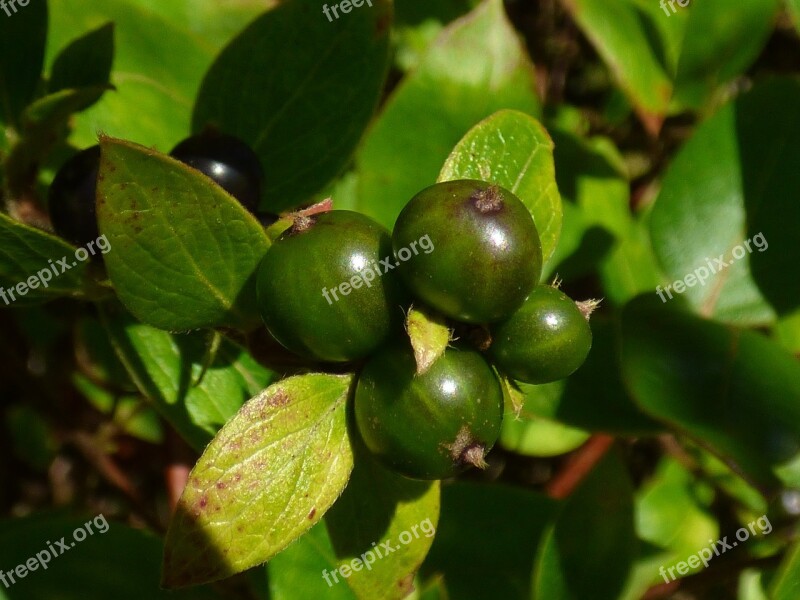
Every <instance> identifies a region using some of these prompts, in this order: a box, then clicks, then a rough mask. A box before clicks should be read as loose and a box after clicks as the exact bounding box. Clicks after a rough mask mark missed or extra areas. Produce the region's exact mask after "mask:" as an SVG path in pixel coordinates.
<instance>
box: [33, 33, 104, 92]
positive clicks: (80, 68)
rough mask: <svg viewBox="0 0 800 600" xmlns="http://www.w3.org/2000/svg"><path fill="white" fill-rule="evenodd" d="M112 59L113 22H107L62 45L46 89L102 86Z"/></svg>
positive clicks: (52, 90) (51, 90)
mask: <svg viewBox="0 0 800 600" xmlns="http://www.w3.org/2000/svg"><path fill="white" fill-rule="evenodd" d="M113 62H114V24H113V23H107V24H105V25H103V26H102V27H99V28H98V29H95V30H93V31H90V32H89V33H87V34H85V35H83V36H81V37H79V38H77V39H76V40H75V41H73V42H72V43H71V44H70V45H69V46H67V47H66V48H64V49H63V50H62V51H61V52H60V53H59V55H58V56H57V57H56V59H55V61H54V62H53V65H52V67H51V68H50V79H49V81H48V82H47V88H48V90H49V91H50V92H51V93H52V92H58V91H60V90H65V89H75V88H85V87H93V86H104V85H106V84H108V80H109V77H110V75H111V66H112V64H113Z"/></svg>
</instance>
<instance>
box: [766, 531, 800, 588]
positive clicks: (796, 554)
mask: <svg viewBox="0 0 800 600" xmlns="http://www.w3.org/2000/svg"><path fill="white" fill-rule="evenodd" d="M798 594H800V542H797V543H795V544H794V546H792V548H791V550H790V551H789V552H788V553H787V554H786V557H785V558H784V559H783V562H782V563H781V566H780V568H779V569H778V572H777V574H776V575H775V578H774V579H773V580H772V585H771V586H770V589H769V600H794V599H795V598H797V595H798Z"/></svg>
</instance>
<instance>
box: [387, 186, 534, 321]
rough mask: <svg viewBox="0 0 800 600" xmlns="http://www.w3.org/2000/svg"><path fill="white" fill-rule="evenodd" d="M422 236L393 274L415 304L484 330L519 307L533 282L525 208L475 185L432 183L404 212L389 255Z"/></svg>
mask: <svg viewBox="0 0 800 600" xmlns="http://www.w3.org/2000/svg"><path fill="white" fill-rule="evenodd" d="M424 236H428V237H429V239H430V241H431V244H432V245H433V246H434V250H432V251H431V252H429V253H424V252H417V253H414V255H413V256H411V257H410V258H409V259H408V260H407V261H405V262H402V264H401V267H400V269H401V275H402V276H403V278H404V279H405V281H406V283H407V284H408V286H409V287H410V288H411V290H412V292H413V293H414V294H415V295H416V296H417V297H419V298H420V299H421V300H422V301H424V302H425V303H427V304H428V305H430V306H431V307H433V308H435V309H437V310H438V311H440V312H441V313H443V314H444V315H446V316H448V317H451V318H452V319H455V320H458V321H463V322H467V323H491V322H495V321H499V320H501V319H504V318H506V317H508V316H509V315H510V314H511V313H512V312H514V310H516V309H517V308H519V306H520V305H521V304H522V302H523V300H525V297H526V296H527V295H528V294H529V293H530V291H531V290H532V289H533V286H534V285H536V283H538V281H539V277H540V276H541V272H542V247H541V243H540V241H539V234H538V232H537V231H536V227H535V225H534V223H533V219H532V218H531V215H530V213H529V212H528V209H527V208H526V207H525V205H524V204H522V201H520V200H519V198H517V197H516V196H514V194H512V193H511V192H509V191H508V190H505V189H503V188H501V187H498V186H494V185H491V184H489V183H486V182H483V181H475V180H459V181H448V182H443V183H437V184H436V185H433V186H431V187H428V188H426V189H424V190H422V191H421V192H420V193H418V194H417V195H416V196H414V197H413V198H412V199H411V201H410V202H409V203H408V204H407V205H406V207H405V208H404V209H403V211H402V212H401V213H400V216H399V217H398V219H397V223H396V224H395V227H394V233H393V234H392V243H393V246H394V250H395V252H396V253H399V252H401V251H402V249H403V248H407V249H411V250H413V249H414V245H415V244H418V243H419V240H420V239H421V238H424Z"/></svg>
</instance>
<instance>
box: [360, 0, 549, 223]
mask: <svg viewBox="0 0 800 600" xmlns="http://www.w3.org/2000/svg"><path fill="white" fill-rule="evenodd" d="M534 89H535V82H534V73H533V65H532V64H531V62H530V59H529V58H528V56H527V54H526V52H525V49H524V47H523V45H522V44H521V43H520V41H519V39H518V37H517V33H516V32H515V30H514V28H513V26H512V25H511V23H509V21H508V18H507V16H506V14H505V11H504V9H503V3H502V1H501V0H486V1H485V2H483V3H482V4H481V5H480V6H479V7H478V8H476V9H475V10H474V11H473V12H471V13H470V14H469V15H467V16H466V17H464V18H462V19H459V20H458V21H455V22H454V23H452V24H451V25H450V26H448V27H447V28H446V29H444V30H443V31H442V33H441V35H440V36H439V37H438V39H437V40H436V42H435V43H434V44H433V46H431V48H430V50H429V51H428V52H427V53H426V54H425V56H424V57H423V59H422V62H421V63H420V64H419V66H418V67H417V69H416V70H414V71H413V72H412V73H411V74H410V75H408V76H407V77H406V78H405V79H404V80H403V82H402V83H401V84H400V85H399V86H398V87H397V89H396V90H395V91H394V93H393V95H392V96H391V98H390V99H389V101H388V102H387V104H386V105H385V108H384V110H383V113H382V114H381V115H380V117H379V119H378V120H377V121H376V122H375V124H374V125H373V126H372V128H371V129H370V131H369V133H368V134H367V137H366V138H365V140H364V143H363V145H362V147H361V149H360V151H359V153H358V155H357V157H356V161H357V167H358V172H359V181H358V185H359V188H358V189H359V203H358V210H360V211H361V212H364V213H366V214H368V215H369V216H371V217H373V218H375V219H376V220H377V221H379V222H380V223H382V224H383V225H385V226H386V227H388V228H391V227H392V225H393V224H394V221H395V219H396V218H397V215H398V214H400V211H401V210H402V208H403V206H405V204H406V202H408V201H409V200H410V199H411V197H412V196H413V195H414V194H416V193H417V192H419V191H420V190H421V189H422V188H424V187H427V186H429V185H432V184H433V183H435V181H436V177H437V175H438V173H439V171H440V169H441V167H442V164H443V163H444V161H445V160H446V159H447V156H448V155H449V154H450V152H451V150H452V149H453V147H454V146H455V145H456V144H457V143H458V141H459V140H460V139H461V138H462V137H464V135H465V134H466V133H467V132H468V131H469V129H470V128H471V127H472V126H473V125H475V124H476V123H477V122H479V121H480V120H482V119H484V118H486V117H488V116H489V115H491V114H493V113H494V112H496V111H498V110H500V109H503V108H511V109H517V110H521V111H523V112H526V113H529V114H533V115H536V114H538V113H539V110H540V105H539V100H538V98H537V97H536V93H535V92H534Z"/></svg>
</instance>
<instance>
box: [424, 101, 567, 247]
mask: <svg viewBox="0 0 800 600" xmlns="http://www.w3.org/2000/svg"><path fill="white" fill-rule="evenodd" d="M454 179H480V180H483V181H489V182H491V183H495V184H497V185H499V186H501V187H504V188H506V189H507V190H510V191H512V192H514V194H516V195H517V197H518V198H519V199H520V200H522V202H523V204H525V206H526V207H527V208H528V210H529V211H530V213H531V216H532V217H533V221H534V223H535V224H536V229H537V231H538V232H539V238H540V239H541V242H542V255H543V258H544V260H547V259H548V258H550V256H551V255H552V254H553V252H554V251H555V248H556V246H557V245H558V237H559V234H560V233H561V197H560V196H559V194H558V187H557V186H556V173H555V166H554V164H553V140H551V139H550V136H549V135H548V134H547V130H545V128H544V127H543V126H542V124H541V123H539V121H537V120H536V119H534V118H533V117H530V116H528V115H526V114H525V113H521V112H519V111H514V110H502V111H499V112H497V113H495V114H493V115H492V116H490V117H488V118H486V119H484V120H483V121H481V122H480V123H478V124H477V125H476V126H475V127H473V128H472V129H470V131H469V132H468V133H467V135H465V136H464V137H463V138H462V139H461V141H460V142H458V144H457V145H456V147H455V149H454V150H453V152H452V153H451V154H450V156H449V157H448V158H447V162H445V164H444V167H443V168H442V171H441V173H440V174H439V179H438V181H451V180H454Z"/></svg>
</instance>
